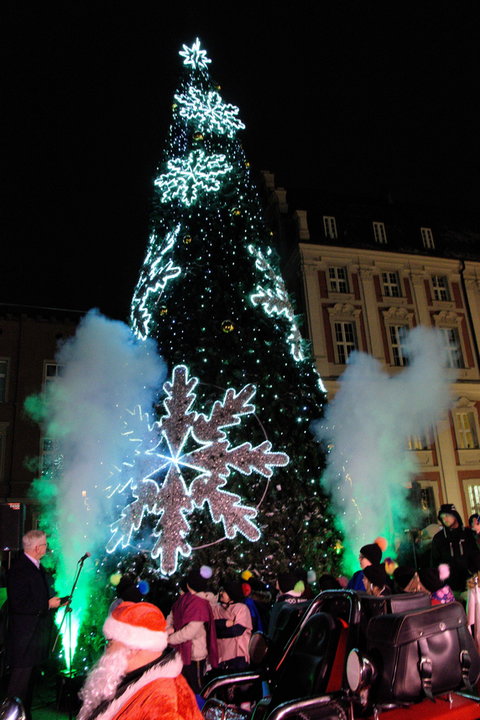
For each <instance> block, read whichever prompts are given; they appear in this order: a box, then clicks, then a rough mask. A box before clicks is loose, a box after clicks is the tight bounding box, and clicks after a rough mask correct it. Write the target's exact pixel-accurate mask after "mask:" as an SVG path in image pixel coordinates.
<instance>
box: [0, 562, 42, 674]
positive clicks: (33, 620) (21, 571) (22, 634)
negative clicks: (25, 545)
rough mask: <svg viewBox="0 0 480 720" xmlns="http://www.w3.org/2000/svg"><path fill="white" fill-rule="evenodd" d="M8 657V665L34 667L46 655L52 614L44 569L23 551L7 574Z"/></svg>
mask: <svg viewBox="0 0 480 720" xmlns="http://www.w3.org/2000/svg"><path fill="white" fill-rule="evenodd" d="M7 593H8V635H7V658H8V662H9V664H10V666H11V667H33V666H35V665H38V664H39V663H41V662H43V661H44V660H45V659H46V658H47V656H48V640H49V631H50V628H51V618H50V613H49V609H48V600H49V597H50V592H49V587H48V581H47V577H46V574H45V570H44V569H43V568H42V567H41V566H40V569H38V568H37V567H36V566H35V565H34V563H33V562H32V561H31V560H29V559H28V558H27V557H26V556H25V555H24V554H23V553H22V554H21V555H20V556H19V557H18V558H17V559H16V560H15V561H14V563H13V565H12V567H11V568H10V570H9V571H8V574H7Z"/></svg>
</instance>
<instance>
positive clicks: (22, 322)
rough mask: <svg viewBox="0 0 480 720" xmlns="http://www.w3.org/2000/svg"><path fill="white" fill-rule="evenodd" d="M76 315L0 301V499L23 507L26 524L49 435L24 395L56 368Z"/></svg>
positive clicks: (31, 520) (37, 390)
mask: <svg viewBox="0 0 480 720" xmlns="http://www.w3.org/2000/svg"><path fill="white" fill-rule="evenodd" d="M81 317H82V313H80V312H76V311H67V310H52V309H47V308H30V307H19V306H11V305H2V306H0V495H1V503H3V504H8V503H10V504H11V505H12V506H13V507H15V508H17V507H18V506H23V507H24V508H26V510H27V513H26V515H27V517H26V524H27V526H28V527H32V526H35V521H36V506H35V503H34V501H33V500H32V498H31V497H30V489H31V485H32V482H33V480H34V479H35V478H36V477H38V476H39V472H40V470H41V467H42V466H43V464H44V463H46V462H48V453H49V441H48V438H47V437H45V436H44V435H43V434H42V431H41V428H40V425H39V424H38V423H37V422H36V421H35V420H34V419H32V417H31V416H30V415H29V413H28V412H27V411H26V408H25V401H26V399H27V398H28V397H30V396H35V395H37V396H38V395H39V394H41V393H43V392H44V391H45V390H46V388H47V386H48V384H49V383H51V382H54V381H55V378H56V377H58V375H59V374H60V373H61V367H59V365H58V364H57V362H56V360H55V356H56V352H57V350H58V346H59V344H60V343H61V342H62V341H64V340H66V339H67V338H68V337H70V336H71V335H73V334H74V333H75V329H76V327H77V324H78V322H79V320H80V318H81Z"/></svg>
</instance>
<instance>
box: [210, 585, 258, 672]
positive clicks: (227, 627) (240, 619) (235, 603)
mask: <svg viewBox="0 0 480 720" xmlns="http://www.w3.org/2000/svg"><path fill="white" fill-rule="evenodd" d="M218 600H219V601H218V603H217V604H216V605H215V606H214V607H213V616H214V618H215V629H216V632H217V643H218V659H219V663H218V667H219V668H220V669H221V670H228V671H233V672H239V671H242V670H246V669H247V668H248V665H249V663H250V656H249V652H248V647H249V644H250V637H251V635H252V616H251V614H250V610H249V609H248V607H247V605H246V604H245V596H244V591H243V587H242V583H241V582H240V581H238V580H231V581H229V582H226V583H224V584H223V587H222V589H221V590H220V593H219V595H218Z"/></svg>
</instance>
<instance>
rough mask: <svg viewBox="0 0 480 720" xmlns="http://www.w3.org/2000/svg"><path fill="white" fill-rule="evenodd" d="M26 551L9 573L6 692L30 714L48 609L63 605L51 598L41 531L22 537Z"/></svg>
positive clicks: (45, 643) (45, 651)
mask: <svg viewBox="0 0 480 720" xmlns="http://www.w3.org/2000/svg"><path fill="white" fill-rule="evenodd" d="M22 543H23V553H22V554H21V555H20V556H19V557H18V558H17V559H16V560H15V562H14V563H13V564H12V567H11V568H10V570H9V572H8V574H7V594H8V635H7V662H8V664H9V665H10V680H9V684H8V688H7V695H9V696H12V697H18V698H20V700H21V701H22V703H23V705H24V707H25V712H26V715H27V718H29V717H30V708H31V702H32V690H33V669H34V668H35V667H36V666H37V665H39V664H40V663H42V662H43V661H44V660H46V658H47V656H48V636H49V634H48V630H49V621H50V618H49V610H53V609H56V608H58V607H59V606H60V604H61V600H60V598H59V597H50V594H51V593H50V589H49V586H48V582H47V577H46V575H45V570H44V569H43V568H42V566H41V565H40V559H41V558H42V557H43V556H44V555H45V553H46V552H47V538H46V536H45V533H44V532H42V531H40V530H30V531H29V532H27V533H26V534H25V535H24V536H23V540H22Z"/></svg>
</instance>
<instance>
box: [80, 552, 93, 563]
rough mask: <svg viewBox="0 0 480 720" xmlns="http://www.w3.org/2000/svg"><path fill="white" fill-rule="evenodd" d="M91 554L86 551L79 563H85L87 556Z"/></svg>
mask: <svg viewBox="0 0 480 720" xmlns="http://www.w3.org/2000/svg"><path fill="white" fill-rule="evenodd" d="M90 556H91V553H89V552H86V553H85V555H82V557H81V558H80V560H79V561H78V562H79V563H83V562H85V560H86V559H87V558H89V557H90Z"/></svg>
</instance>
